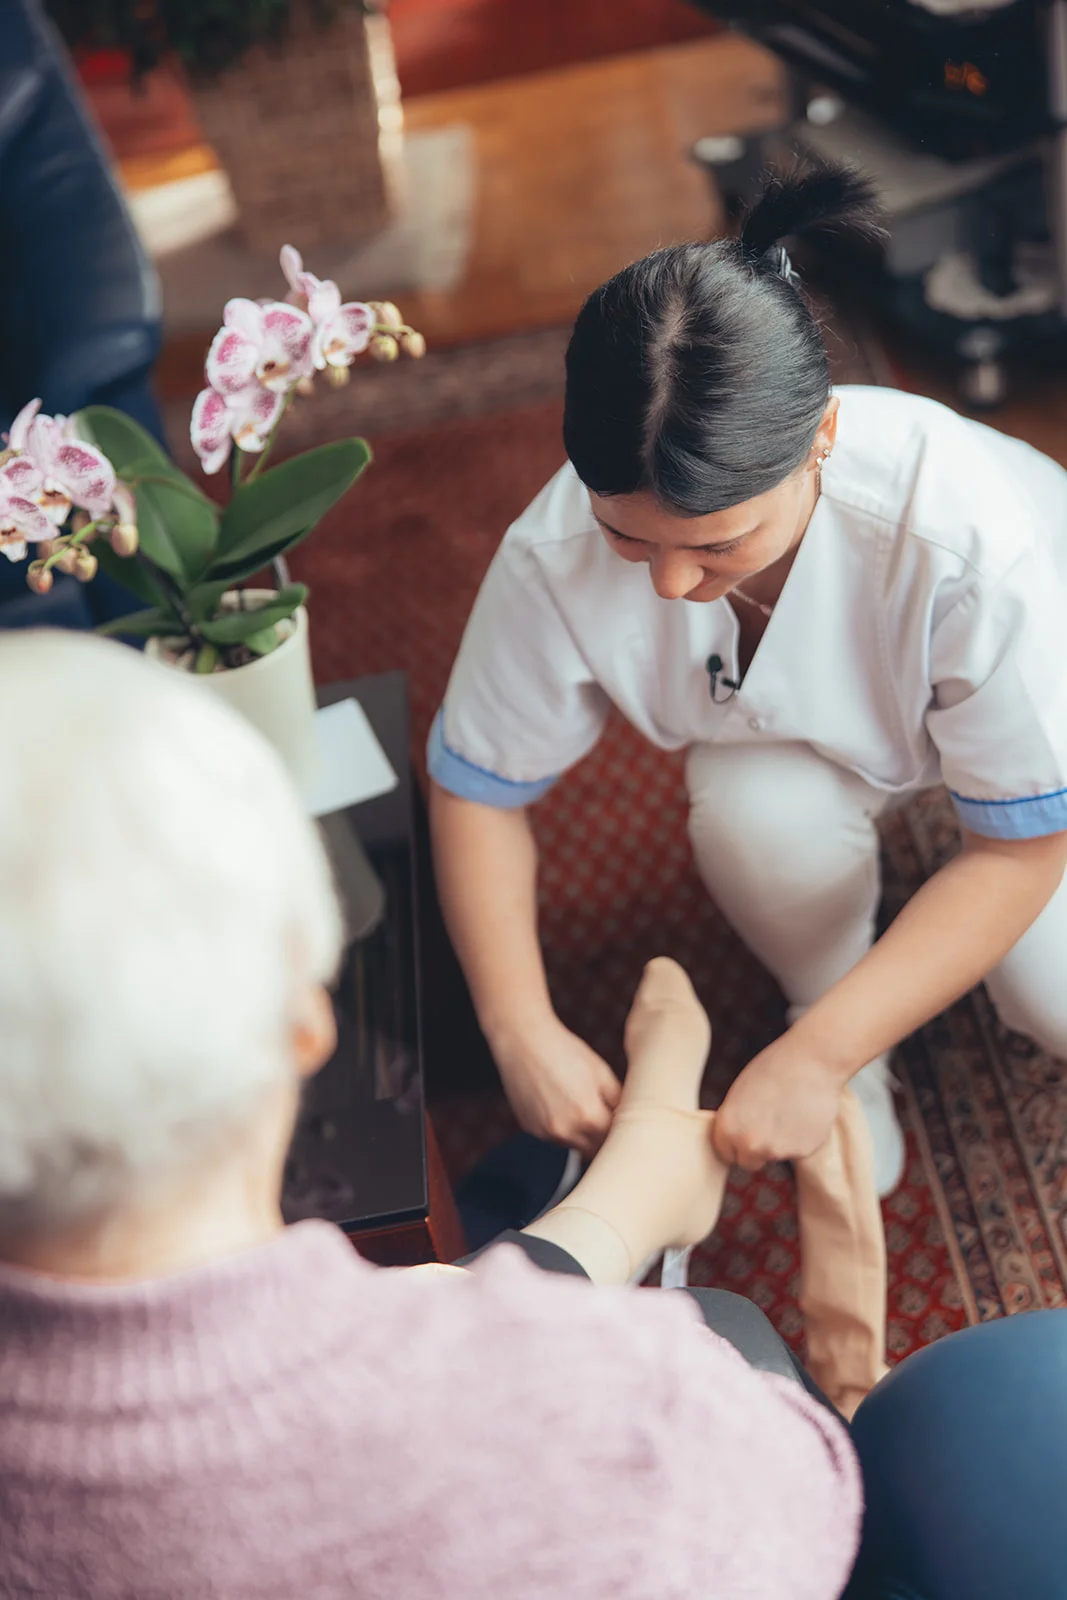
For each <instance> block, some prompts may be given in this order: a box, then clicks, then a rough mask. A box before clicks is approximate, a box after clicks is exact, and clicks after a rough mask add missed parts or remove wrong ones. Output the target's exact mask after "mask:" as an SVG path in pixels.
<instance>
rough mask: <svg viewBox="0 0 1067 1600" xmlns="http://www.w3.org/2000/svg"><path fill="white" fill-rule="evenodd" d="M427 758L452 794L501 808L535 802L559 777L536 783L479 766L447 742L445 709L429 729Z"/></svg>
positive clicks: (435, 775)
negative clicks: (451, 748) (450, 747)
mask: <svg viewBox="0 0 1067 1600" xmlns="http://www.w3.org/2000/svg"><path fill="white" fill-rule="evenodd" d="M426 760H427V765H428V767H429V772H430V777H431V778H432V779H433V781H434V782H435V783H437V784H440V786H441V788H442V789H447V790H448V792H449V794H455V795H459V797H460V799H461V800H477V801H478V802H479V804H480V805H483V806H495V807H496V808H497V809H498V810H500V811H517V810H518V809H519V808H520V807H521V806H530V805H533V803H534V801H535V800H540V798H541V796H542V795H543V794H547V793H548V791H549V789H551V787H552V785H553V784H554V783H555V781H556V778H557V777H558V773H557V774H553V776H552V777H551V778H538V779H537V780H536V781H535V782H533V783H516V782H514V780H513V779H511V778H499V777H497V775H496V773H495V772H486V771H485V769H484V768H483V767H476V766H475V765H474V763H473V762H472V761H467V760H465V758H464V757H463V756H461V755H457V754H456V752H455V750H450V749H449V747H448V745H447V744H446V743H445V733H444V712H443V711H439V712H438V713H437V715H436V717H435V718H434V721H433V727H432V728H431V729H430V738H429V742H428V744H427V747H426Z"/></svg>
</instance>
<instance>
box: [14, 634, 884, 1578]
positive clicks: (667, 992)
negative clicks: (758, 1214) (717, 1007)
mask: <svg viewBox="0 0 1067 1600" xmlns="http://www.w3.org/2000/svg"><path fill="white" fill-rule="evenodd" d="M0 677H2V681H3V685H4V694H3V697H2V699H0V750H2V751H3V761H2V764H0V1040H2V1043H0V1419H2V1421H0V1593H2V1594H15V1593H20V1594H30V1593H32V1594H39V1595H49V1596H56V1597H58V1596H60V1595H62V1596H64V1597H65V1600H67V1597H69V1600H74V1597H81V1596H85V1597H92V1600H119V1597H122V1600H179V1597H183V1600H184V1597H189V1600H211V1597H213V1596H218V1597H225V1600H237V1597H239V1596H240V1597H244V1596H253V1595H254V1596H256V1597H257V1600H269V1597H279V1600H281V1597H284V1600H293V1597H295V1596H300V1595H306V1596H311V1595H314V1596H315V1597H316V1600H342V1597H344V1600H351V1597H354V1596H361V1597H365V1596H383V1597H384V1596H388V1597H390V1600H400V1597H402V1600H418V1597H419V1596H434V1597H435V1600H436V1597H441V1596H445V1597H447V1596H456V1597H457V1600H458V1597H462V1600H477V1597H479V1596H485V1597H487V1600H488V1597H492V1600H499V1597H500V1596H503V1595H507V1596H508V1597H509V1600H524V1597H529V1600H533V1597H534V1596H538V1597H542V1596H546V1595H552V1596H558V1597H563V1600H566V1597H571V1596H589V1597H592V1596H601V1595H605V1594H611V1595H612V1596H615V1597H628V1596H629V1597H638V1596H641V1597H649V1600H652V1597H655V1600H665V1597H669V1596H677V1597H679V1600H681V1597H683V1596H684V1597H685V1600H689V1597H691V1596H693V1595H696V1594H699V1593H713V1594H715V1595H718V1596H722V1597H727V1596H738V1597H740V1596H745V1597H765V1600H772V1597H774V1600H779V1597H781V1596H784V1595H789V1596H796V1597H805V1600H807V1597H810V1600H824V1597H825V1600H832V1597H835V1596H837V1595H838V1594H839V1593H840V1591H841V1589H842V1587H843V1585H844V1583H845V1581H846V1578H847V1575H848V1569H849V1567H850V1564H851V1560H852V1556H853V1552H854V1548H855V1543H856V1535H857V1524H858V1519H859V1489H858V1480H857V1474H856V1469H855V1465H854V1458H853V1455H852V1451H851V1448H850V1446H849V1444H848V1440H847V1438H846V1436H845V1433H844V1430H843V1428H842V1427H841V1425H840V1423H839V1422H838V1421H837V1420H836V1418H835V1417H834V1416H833V1415H832V1414H831V1412H830V1411H829V1410H827V1409H826V1408H825V1407H824V1406H822V1405H820V1404H819V1402H818V1401H817V1400H816V1399H813V1398H812V1397H811V1396H810V1395H809V1394H808V1393H806V1392H805V1388H804V1387H803V1385H802V1384H801V1383H800V1382H798V1381H797V1379H796V1374H795V1372H794V1371H793V1369H792V1367H791V1366H790V1364H789V1362H788V1360H784V1361H783V1358H782V1355H781V1351H780V1349H776V1348H775V1346H774V1336H773V1335H771V1334H770V1330H769V1328H767V1329H766V1330H765V1331H766V1334H767V1335H769V1344H768V1347H767V1348H768V1354H767V1355H766V1357H765V1358H763V1360H764V1365H765V1366H772V1367H773V1366H774V1365H775V1364H777V1365H778V1366H779V1369H780V1373H781V1374H782V1375H779V1376H774V1375H768V1374H767V1373H766V1372H763V1371H760V1370H757V1368H756V1367H755V1366H753V1365H750V1364H747V1363H746V1361H744V1360H742V1359H741V1357H740V1356H739V1355H738V1354H737V1352H736V1351H735V1350H733V1349H731V1348H730V1345H729V1344H728V1343H726V1342H725V1340H724V1339H722V1338H717V1337H714V1336H713V1335H712V1334H710V1333H709V1332H708V1331H707V1330H706V1328H705V1327H703V1326H702V1325H701V1323H700V1320H699V1318H698V1317H697V1316H696V1315H695V1314H694V1310H693V1297H687V1296H686V1295H684V1294H657V1293H652V1292H638V1291H636V1290H629V1289H624V1288H619V1289H611V1288H606V1289H604V1290H603V1291H602V1292H599V1293H594V1292H592V1291H591V1290H590V1289H589V1287H588V1285H583V1284H582V1283H580V1282H574V1281H568V1280H567V1277H566V1276H559V1275H557V1276H554V1277H552V1276H548V1275H547V1274H546V1273H544V1272H538V1271H537V1270H535V1267H534V1266H533V1265H531V1261H530V1260H523V1259H522V1258H521V1256H520V1255H519V1253H518V1251H517V1250H515V1249H506V1248H505V1249H497V1250H494V1251H492V1252H490V1254H489V1255H488V1256H487V1257H486V1258H485V1259H483V1260H482V1261H480V1262H479V1263H478V1264H477V1267H476V1268H475V1270H474V1271H472V1272H470V1273H464V1274H456V1275H455V1276H452V1277H450V1276H444V1277H440V1278H438V1277H434V1276H427V1275H424V1274H420V1273H418V1272H413V1273H403V1272H383V1271H380V1270H378V1269H376V1268H374V1267H372V1266H370V1265H368V1264H367V1263H365V1262H363V1261H362V1260H361V1259H360V1258H359V1257H358V1256H357V1255H356V1254H355V1252H354V1251H353V1250H352V1249H351V1247H350V1246H349V1244H348V1243H347V1242H346V1241H345V1239H344V1238H343V1237H342V1235H341V1234H340V1233H339V1232H337V1231H336V1230H334V1229H333V1228H332V1227H331V1226H329V1225H327V1224H325V1223H321V1222H304V1223H300V1224H298V1225H297V1226H295V1227H292V1228H289V1229H285V1228H283V1226H282V1221H281V1216H280V1213H279V1202H278V1196H279V1189H280V1181H281V1171H282V1164H283V1160H284V1156H285V1152H286V1148H287V1145H288V1141H289V1138H290V1135H291V1131H292V1127H293V1121H294V1116H295V1113H296V1109H297V1103H298V1097H299V1093H300V1084H301V1080H302V1079H303V1078H305V1077H307V1075H309V1074H310V1073H313V1072H314V1071H315V1070H316V1068H317V1067H318V1066H319V1065H320V1064H321V1063H322V1062H323V1061H324V1059H325V1058H326V1057H327V1056H328V1055H329V1054H330V1052H331V1050H332V1048H333V1043H334V1030H333V1017H332V1010H331V1006H330V1002H329V998H328V995H327V992H326V987H325V985H326V984H327V983H328V981H329V979H330V977H331V975H332V973H333V971H334V967H335V964H336V962H337V960H338V955H339V951H340V948H341V927H340V920H339V916H338V910H337V906H336V903H335V899H334V895H333V891H332V887H331V883H330V877H329V872H328V869H327V865H326V862H325V859H324V856H323V852H322V849H321V847H320V844H319V841H318V838H317V835H316V833H315V830H314V828H313V827H312V825H311V824H310V823H309V822H308V821H307V819H306V817H305V816H304V815H303V814H302V812H301V809H300V806H299V803H298V801H297V799H296V796H295V794H294V792H293V790H292V789H291V787H290V785H289V782H288V780H287V778H286V777H285V775H284V773H283V772H282V770H281V767H280V765H279V763H278V761H277V760H276V758H275V756H274V755H273V753H272V752H271V751H270V750H269V749H268V748H267V747H266V746H265V745H264V744H262V742H261V741H260V740H259V738H258V736H257V735H256V734H254V733H253V731H252V730H251V729H250V728H248V727H246V726H245V725H244V724H243V723H241V722H239V721H238V720H237V719H236V718H235V717H234V716H233V714H232V713H230V712H229V711H228V710H227V709H226V708H225V707H223V706H222V705H221V704H219V703H217V702H216V701H215V700H214V699H212V698H210V697H209V696H207V695H205V694H203V692H202V691H200V690H199V689H197V688H196V687H195V686H193V685H191V684H189V683H186V682H184V681H183V680H182V679H181V678H180V677H179V676H178V675H177V674H170V673H167V672H166V671H164V670H163V669H161V668H157V667H155V666H153V665H152V664H150V663H147V662H145V661H144V660H142V659H140V658H139V657H137V656H135V655H134V654H133V653H131V652H127V651H124V650H122V649H120V648H119V647H118V646H113V645H107V644H104V643H103V642H101V641H99V640H94V639H91V638H86V637H79V636H75V635H58V634H55V635H49V634H28V635H20V636H12V637H11V638H9V639H8V640H6V641H3V642H2V643H0ZM265 862H269V863H270V870H264V863H265ZM627 1043H628V1048H629V1051H630V1058H631V1083H630V1085H629V1086H628V1089H627V1091H626V1094H625V1096H624V1103H623V1106H622V1108H621V1110H620V1113H619V1116H618V1117H617V1118H616V1126H614V1127H613V1128H612V1131H611V1133H610V1135H609V1137H608V1139H607V1141H606V1143H605V1145H604V1148H603V1150H602V1152H601V1154H600V1155H599V1157H598V1158H597V1160H596V1161H595V1162H594V1163H593V1165H592V1167H591V1168H590V1170H589V1172H588V1174H587V1175H586V1177H585V1178H583V1180H582V1183H581V1184H580V1185H579V1187H578V1188H577V1189H576V1190H575V1191H574V1192H573V1193H572V1194H571V1196H569V1197H568V1199H567V1201H566V1202H564V1205H563V1206H562V1207H561V1208H560V1209H559V1210H558V1211H557V1212H553V1213H550V1214H549V1216H548V1217H546V1218H545V1219H543V1220H542V1221H541V1222H540V1223H538V1224H535V1225H534V1228H533V1229H532V1230H531V1231H530V1233H529V1234H528V1235H527V1236H525V1237H522V1238H520V1239H519V1240H518V1241H517V1242H518V1244H519V1246H520V1247H521V1248H522V1249H523V1250H524V1251H525V1252H526V1254H527V1255H528V1256H529V1257H530V1258H531V1259H532V1260H533V1261H534V1262H539V1263H540V1264H542V1265H544V1266H550V1267H555V1268H556V1269H557V1272H558V1271H561V1270H562V1271H563V1272H565V1273H570V1274H572V1275H573V1274H582V1273H584V1275H586V1276H588V1277H591V1278H593V1280H594V1281H596V1282H599V1283H603V1284H612V1283H619V1284H622V1283H625V1282H626V1280H627V1279H629V1278H630V1277H632V1276H633V1274H634V1272H635V1271H636V1270H637V1269H638V1268H639V1267H640V1264H641V1262H642V1261H643V1260H644V1259H646V1258H647V1257H648V1256H650V1255H652V1254H654V1253H655V1252H656V1251H658V1250H662V1249H663V1248H664V1246H666V1245H669V1244H676V1245H685V1244H687V1243H689V1242H691V1241H693V1240H694V1239H697V1238H700V1237H702V1236H703V1234H704V1233H706V1232H707V1229H708V1227H709V1226H710V1224H711V1221H712V1220H713V1218H714V1215H715V1213H716V1211H717V1209H718V1205H719V1202H720V1200H721V1191H722V1181H723V1169H722V1167H721V1164H720V1163H719V1162H718V1161H717V1160H716V1158H715V1156H714V1154H713V1152H712V1146H711V1141H710V1138H709V1135H708V1124H707V1120H706V1118H705V1117H704V1116H702V1115H700V1114H698V1113H697V1112H696V1110H695V1106H696V1085H697V1083H698V1081H699V1077H700V1072H701V1069H702V1067H703V1063H704V1058H705V1056H706V1053H707V1048H708V1030H707V1024H706V1019H705V1018H704V1017H703V1014H702V1012H701V1011H700V1008H699V1006H698V1005H697V1003H696V1001H695V998H694V997H693V995H692V991H691V990H690V989H689V986H688V984H687V982H686V980H685V979H684V976H683V975H682V974H681V973H680V972H679V971H678V969H677V968H675V967H673V966H672V965H671V964H670V963H656V964H654V965H653V967H652V968H651V969H650V971H649V974H648V976H647V977H646V980H645V983H644V985H643V987H642V991H641V994H640V996H639V999H638V1002H637V1004H636V1005H635V1008H634V1011H633V1013H632V1016H631V1022H630V1027H629V1031H628V1037H627ZM657 1102H658V1103H657ZM725 1298H726V1300H727V1301H728V1302H732V1304H733V1306H734V1309H735V1310H736V1309H737V1308H738V1307H741V1308H742V1310H743V1309H744V1303H743V1302H738V1301H737V1300H736V1298H735V1297H725ZM749 1310H750V1311H751V1312H752V1316H753V1317H755V1318H756V1319H757V1322H758V1313H755V1312H754V1310H753V1308H749ZM742 1342H747V1343H748V1344H749V1345H750V1346H751V1345H752V1337H751V1333H750V1334H749V1335H746V1337H745V1339H743V1340H742ZM753 1353H754V1354H756V1352H755V1351H754V1350H753Z"/></svg>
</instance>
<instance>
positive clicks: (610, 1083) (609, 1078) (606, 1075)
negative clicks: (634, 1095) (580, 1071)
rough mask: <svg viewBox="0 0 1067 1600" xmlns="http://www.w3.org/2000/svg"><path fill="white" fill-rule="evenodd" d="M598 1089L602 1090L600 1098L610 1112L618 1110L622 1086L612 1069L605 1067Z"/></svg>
mask: <svg viewBox="0 0 1067 1600" xmlns="http://www.w3.org/2000/svg"><path fill="white" fill-rule="evenodd" d="M598 1087H599V1090H600V1098H601V1100H603V1102H604V1104H605V1105H606V1106H607V1108H608V1111H609V1112H612V1111H615V1110H616V1109H617V1108H618V1104H619V1098H620V1096H621V1094H622V1084H621V1083H620V1082H619V1080H618V1078H617V1077H616V1076H615V1074H614V1073H613V1072H612V1070H611V1068H610V1067H605V1069H604V1071H603V1073H602V1074H601V1079H600V1084H599V1086H598Z"/></svg>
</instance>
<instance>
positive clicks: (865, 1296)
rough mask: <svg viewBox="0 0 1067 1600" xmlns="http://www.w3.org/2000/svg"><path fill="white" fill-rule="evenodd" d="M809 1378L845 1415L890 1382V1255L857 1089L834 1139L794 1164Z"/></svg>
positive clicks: (844, 1104) (845, 1100)
mask: <svg viewBox="0 0 1067 1600" xmlns="http://www.w3.org/2000/svg"><path fill="white" fill-rule="evenodd" d="M796 1175H797V1211H798V1214H799V1221H800V1273H801V1290H800V1308H801V1310H802V1311H803V1313H804V1319H805V1322H806V1323H807V1334H808V1360H807V1366H808V1371H809V1372H810V1373H811V1375H812V1377H813V1378H814V1379H815V1382H816V1383H817V1384H818V1385H819V1387H820V1388H821V1389H822V1391H823V1393H824V1394H825V1395H826V1397H827V1399H828V1400H830V1401H832V1402H833V1404H834V1405H835V1406H836V1407H837V1409H838V1410H839V1411H840V1412H841V1414H842V1415H843V1416H846V1417H849V1418H851V1416H852V1414H853V1412H854V1411H855V1410H856V1407H857V1406H858V1405H859V1403H860V1401H861V1400H862V1399H863V1397H864V1395H865V1394H867V1392H868V1391H869V1390H870V1389H873V1388H874V1385H875V1384H876V1383H877V1382H878V1380H879V1379H880V1378H882V1377H883V1376H884V1375H885V1371H886V1365H885V1319H886V1285H887V1279H886V1255H885V1230H884V1228H883V1226H882V1208H881V1206H880V1205H879V1203H878V1196H877V1194H876V1192H875V1187H874V1162H873V1156H872V1152H871V1136H870V1132H869V1130H868V1128H867V1121H866V1118H865V1117H864V1115H863V1111H862V1109H861V1108H860V1104H859V1101H858V1100H857V1099H856V1097H855V1095H854V1094H853V1093H852V1091H851V1089H846V1090H845V1092H844V1094H843V1095H842V1096H841V1107H840V1110H839V1111H838V1113H837V1121H836V1122H835V1123H834V1126H833V1129H832V1130H831V1133H830V1137H829V1139H827V1141H826V1143H825V1144H824V1145H823V1147H822V1149H821V1150H817V1151H816V1152H815V1154H814V1155H813V1156H808V1157H807V1158H806V1159H805V1160H803V1161H798V1162H797V1163H796Z"/></svg>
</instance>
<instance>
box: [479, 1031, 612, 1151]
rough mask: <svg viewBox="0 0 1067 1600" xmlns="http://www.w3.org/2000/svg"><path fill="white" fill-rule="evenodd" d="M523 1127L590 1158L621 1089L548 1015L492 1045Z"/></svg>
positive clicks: (589, 1052) (597, 1059)
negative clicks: (568, 1146)
mask: <svg viewBox="0 0 1067 1600" xmlns="http://www.w3.org/2000/svg"><path fill="white" fill-rule="evenodd" d="M490 1043H491V1045H492V1049H493V1054H494V1056H495V1057H496V1064H497V1066H498V1067H499V1068H500V1076H501V1078H502V1079H503V1081H504V1088H505V1089H506V1091H507V1096H508V1099H509V1101H510V1102H511V1109H512V1110H513V1111H514V1113H515V1115H516V1117H517V1118H518V1120H519V1123H520V1125H521V1126H522V1127H523V1128H525V1130H526V1132H527V1133H532V1134H535V1135H536V1136H537V1137H538V1138H539V1139H553V1140H555V1141H556V1143H557V1144H566V1145H570V1146H571V1147H572V1148H573V1149H575V1150H578V1151H580V1152H581V1154H582V1155H583V1156H586V1157H590V1156H593V1155H595V1154H596V1152H597V1150H599V1148H600V1146H601V1144H602V1143H603V1140H604V1136H605V1134H606V1133H607V1131H608V1128H609V1127H610V1126H611V1118H612V1114H613V1113H614V1110H615V1107H616V1106H617V1105H618V1103H619V1095H620V1094H621V1093H622V1085H621V1084H620V1083H619V1080H618V1078H616V1076H615V1074H614V1073H613V1072H612V1070H611V1068H610V1067H609V1066H608V1064H607V1062H606V1061H602V1060H601V1058H600V1056H598V1055H597V1053H596V1051H595V1050H591V1049H590V1048H589V1046H588V1045H587V1044H586V1043H585V1042H584V1041H583V1040H582V1039H579V1038H578V1036H577V1034H574V1033H571V1031H570V1029H569V1028H565V1027H564V1026H563V1023H562V1022H560V1020H559V1018H558V1017H557V1016H555V1015H553V1014H551V1013H550V1014H549V1015H548V1016H546V1017H545V1018H544V1019H543V1020H542V1021H539V1022H537V1023H535V1024H533V1025H528V1026H526V1027H523V1028H515V1029H514V1030H512V1029H509V1030H507V1032H506V1033H503V1034H501V1033H498V1034H497V1035H496V1036H495V1037H494V1038H493V1039H491V1041H490Z"/></svg>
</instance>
